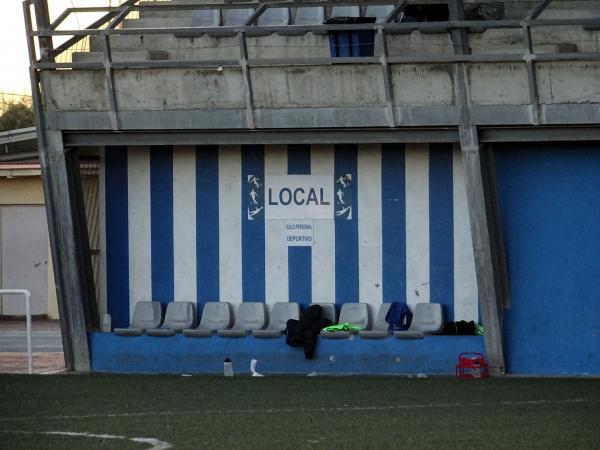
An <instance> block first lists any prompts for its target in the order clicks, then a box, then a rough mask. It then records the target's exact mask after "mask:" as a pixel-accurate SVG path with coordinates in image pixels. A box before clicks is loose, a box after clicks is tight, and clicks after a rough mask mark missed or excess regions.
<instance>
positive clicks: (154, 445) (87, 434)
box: [0, 430, 172, 450]
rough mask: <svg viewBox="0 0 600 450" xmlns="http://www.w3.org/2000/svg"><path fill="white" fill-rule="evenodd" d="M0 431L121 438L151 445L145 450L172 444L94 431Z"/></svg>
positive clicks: (159, 449) (155, 449)
mask: <svg viewBox="0 0 600 450" xmlns="http://www.w3.org/2000/svg"><path fill="white" fill-rule="evenodd" d="M0 433H11V434H12V433H15V434H50V435H56V436H72V437H84V438H93V439H121V440H127V441H132V442H140V443H142V444H149V445H151V446H152V447H148V448H147V449H146V450H166V449H167V448H171V447H172V445H171V444H169V443H168V442H163V441H160V440H158V439H155V438H138V437H133V438H130V437H127V436H119V435H116V434H94V433H77V432H74V431H18V430H16V431H10V430H6V431H2V430H0Z"/></svg>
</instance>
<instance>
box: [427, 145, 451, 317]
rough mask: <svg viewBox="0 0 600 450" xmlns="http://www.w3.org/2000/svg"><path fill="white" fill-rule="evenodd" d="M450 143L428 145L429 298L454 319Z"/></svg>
mask: <svg viewBox="0 0 600 450" xmlns="http://www.w3.org/2000/svg"><path fill="white" fill-rule="evenodd" d="M452 200H453V195H452V145H451V144H432V145H430V147H429V257H430V261H429V273H430V278H429V281H430V299H431V302H434V303H441V304H442V305H444V310H445V313H446V318H447V320H454V218H453V216H454V210H453V205H452Z"/></svg>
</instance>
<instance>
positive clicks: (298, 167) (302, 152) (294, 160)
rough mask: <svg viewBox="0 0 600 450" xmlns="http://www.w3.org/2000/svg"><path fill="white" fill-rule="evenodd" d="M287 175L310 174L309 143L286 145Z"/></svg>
mask: <svg viewBox="0 0 600 450" xmlns="http://www.w3.org/2000/svg"><path fill="white" fill-rule="evenodd" d="M287 149H288V152H287V155H288V175H310V144H307V145H303V144H297V145H288V146H287Z"/></svg>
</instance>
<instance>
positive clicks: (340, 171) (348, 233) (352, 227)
mask: <svg viewBox="0 0 600 450" xmlns="http://www.w3.org/2000/svg"><path fill="white" fill-rule="evenodd" d="M357 166H358V148H357V146H356V145H354V144H338V145H336V146H335V150H334V173H335V179H337V178H339V176H340V175H345V174H350V175H351V177H352V191H353V195H352V219H351V220H346V219H337V220H335V302H336V303H338V304H343V303H349V302H358V300H359V292H358V220H357V217H358V214H359V213H360V212H359V211H358V195H357V194H356V193H357V192H358V189H359V186H358V173H357V172H358V171H357Z"/></svg>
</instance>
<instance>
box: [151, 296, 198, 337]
mask: <svg viewBox="0 0 600 450" xmlns="http://www.w3.org/2000/svg"><path fill="white" fill-rule="evenodd" d="M195 325H196V314H195V311H194V304H193V303H192V302H170V303H169V304H168V305H167V312H166V313H165V321H164V322H163V324H162V325H161V327H160V328H149V329H147V330H146V334H147V335H148V336H174V335H175V333H177V332H179V331H182V330H184V329H186V328H191V327H194V326H195Z"/></svg>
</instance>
